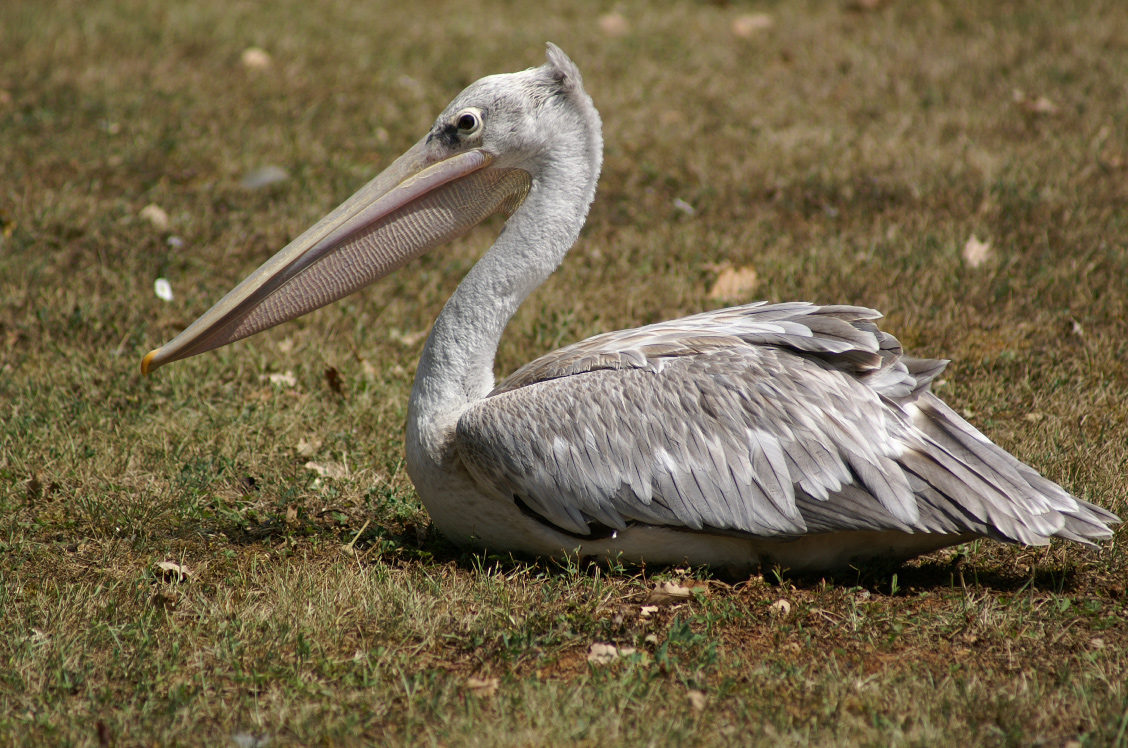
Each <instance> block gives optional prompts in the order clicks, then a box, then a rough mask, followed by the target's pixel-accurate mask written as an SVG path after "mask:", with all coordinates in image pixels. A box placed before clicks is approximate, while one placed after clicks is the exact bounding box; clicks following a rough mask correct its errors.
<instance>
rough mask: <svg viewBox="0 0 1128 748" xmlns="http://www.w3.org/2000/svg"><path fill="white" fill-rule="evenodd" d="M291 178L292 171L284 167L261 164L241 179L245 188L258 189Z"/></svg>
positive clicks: (240, 182)
mask: <svg viewBox="0 0 1128 748" xmlns="http://www.w3.org/2000/svg"><path fill="white" fill-rule="evenodd" d="M289 178H290V172H288V171H286V170H285V169H283V168H282V167H281V166H274V165H268V166H260V167H259V168H257V169H251V170H250V171H248V172H247V173H246V174H244V175H243V178H242V179H240V180H239V184H240V186H242V188H243V189H245V190H257V189H261V188H263V187H269V186H270V185H272V184H277V183H279V182H285V181H286V180H287V179H289Z"/></svg>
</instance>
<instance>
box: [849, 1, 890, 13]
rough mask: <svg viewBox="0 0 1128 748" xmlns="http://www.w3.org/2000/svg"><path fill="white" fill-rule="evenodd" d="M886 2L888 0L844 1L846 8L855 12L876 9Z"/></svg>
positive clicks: (866, 11)
mask: <svg viewBox="0 0 1128 748" xmlns="http://www.w3.org/2000/svg"><path fill="white" fill-rule="evenodd" d="M887 2H889V0H850V2H848V3H846V10H852V11H854V12H855V13H868V12H870V11H874V10H877V9H878V8H880V7H881V6H882V5H885V4H886V3H887Z"/></svg>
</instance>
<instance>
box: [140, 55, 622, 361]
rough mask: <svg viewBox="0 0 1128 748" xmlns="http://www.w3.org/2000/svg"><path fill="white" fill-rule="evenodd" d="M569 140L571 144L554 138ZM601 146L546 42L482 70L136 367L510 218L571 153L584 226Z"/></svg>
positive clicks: (314, 303) (288, 314)
mask: <svg viewBox="0 0 1128 748" xmlns="http://www.w3.org/2000/svg"><path fill="white" fill-rule="evenodd" d="M569 138H571V139H572V140H574V141H575V142H569V143H561V139H565V140H566V139H569ZM602 146H603V144H602V140H601V138H600V126H599V115H598V114H597V113H596V110H595V107H594V106H593V104H592V102H591V99H590V97H588V95H587V93H586V92H585V91H584V89H583V82H582V79H581V77H580V72H579V70H578V69H577V67H576V66H575V64H574V63H573V62H572V61H571V60H570V59H569V58H568V57H567V55H565V54H564V53H563V52H562V51H561V50H560V49H559V48H558V47H556V46H555V45H552V44H549V45H548V61H547V62H546V63H545V64H544V65H542V66H541V67H538V68H531V69H529V70H525V71H522V72H519V73H511V74H507V75H493V76H489V77H487V78H482V79H481V80H479V81H477V82H475V83H473V84H471V85H470V86H469V87H468V88H466V90H464V91H463V92H462V93H460V94H459V95H458V96H457V97H456V98H455V99H454V101H452V102H451V103H450V105H449V106H447V108H446V109H445V110H444V111H443V112H442V114H440V115H439V116H438V118H437V119H436V120H435V124H434V125H433V126H432V127H431V130H430V131H429V132H428V133H427V135H426V136H425V137H423V139H421V140H420V141H419V142H418V143H416V144H415V145H414V146H412V148H411V149H410V150H408V151H407V152H406V153H404V154H403V155H402V156H400V157H399V158H398V159H396V160H395V161H394V162H393V163H392V164H391V165H390V166H389V167H388V168H387V169H385V170H384V171H383V172H382V173H381V174H380V175H379V176H377V177H376V178H375V179H373V180H372V181H371V182H369V183H368V184H367V185H365V186H364V187H363V188H361V189H360V191H358V192H357V193H356V194H355V195H353V196H352V197H350V198H349V199H348V200H346V201H345V202H344V203H343V204H342V205H340V206H339V207H338V208H337V209H336V210H334V211H333V212H332V213H330V214H329V215H327V216H325V217H324V218H323V219H321V220H320V221H318V222H317V224H315V225H314V226H313V227H312V228H310V229H308V230H307V231H306V232H305V233H303V234H302V235H301V236H299V237H298V238H297V239H295V240H294V241H292V242H291V243H290V244H289V245H287V246H286V247H284V248H283V249H282V250H281V251H279V252H278V253H277V254H276V255H274V257H272V258H271V259H270V260H268V261H267V262H266V263H265V264H264V265H263V266H262V267H260V268H259V269H258V270H256V271H255V272H253V273H252V274H251V275H250V276H249V277H247V278H246V279H245V280H244V281H243V282H242V283H240V284H239V285H238V286H237V287H235V288H234V289H233V290H232V291H231V292H230V293H228V294H227V295H226V296H224V297H223V298H222V299H221V300H220V301H219V302H218V303H217V304H216V305H215V306H213V307H212V308H211V309H209V310H208V311H207V312H206V313H204V315H203V316H201V317H200V318H199V319H198V320H196V321H195V322H194V323H192V324H191V325H190V326H189V327H188V328H187V329H186V330H184V332H182V333H181V334H180V335H178V336H177V337H176V338H175V339H173V340H172V341H171V342H169V343H166V344H165V345H163V346H161V347H160V348H158V349H156V350H154V351H151V352H150V353H149V354H148V355H146V356H145V358H144V360H143V361H142V363H141V371H142V373H144V374H148V373H149V372H151V371H153V370H155V369H157V368H159V367H161V366H163V365H164V364H167V363H169V362H171V361H177V360H179V359H182V358H187V357H189V356H195V355H196V354H199V353H204V352H206V351H210V350H213V349H215V348H219V347H220V346H223V345H227V344H228V343H232V342H234V341H236V340H240V339H242V338H245V337H248V336H250V335H253V334H255V333H257V332H261V331H262V330H266V329H268V328H271V327H274V326H275V325H279V324H281V323H283V322H286V321H288V320H291V319H294V318H295V317H299V316H301V315H303V314H306V313H308V312H311V311H313V310H314V309H318V308H320V307H322V306H325V305H327V304H330V303H332V302H334V301H337V300H338V299H341V298H344V297H345V296H347V295H349V294H351V293H353V292H354V291H357V290H359V289H360V288H363V287H364V286H366V285H368V284H370V283H372V282H374V281H376V280H378V279H380V278H382V277H384V276H386V275H388V274H390V273H391V272H393V271H394V270H396V269H398V268H400V267H402V266H403V265H404V264H406V263H407V262H408V261H409V260H411V259H412V258H414V257H417V256H419V255H421V254H423V253H425V252H427V251H428V250H430V249H432V248H434V247H436V246H438V245H440V244H444V243H446V242H448V241H450V240H452V239H454V238H456V237H458V236H461V235H462V234H464V233H466V232H467V231H469V230H470V229H471V228H473V227H474V226H476V225H477V224H478V223H480V222H481V221H482V220H484V219H485V218H487V217H489V216H490V215H493V214H495V213H502V214H505V215H506V216H511V215H513V213H514V212H515V211H517V210H518V209H519V208H520V207H521V205H522V203H524V202H525V199H526V197H527V196H528V195H529V194H530V191H533V192H535V191H536V190H537V186H538V184H539V183H540V182H541V181H542V180H543V179H544V178H545V177H546V175H547V174H548V173H549V172H551V171H553V170H558V169H569V168H571V169H572V170H573V171H574V170H575V167H576V166H577V165H576V164H570V163H567V162H568V161H569V160H572V161H576V160H578V161H580V162H581V163H580V164H579V165H578V166H579V167H580V168H583V169H584V170H585V173H592V176H591V178H590V179H588V180H586V183H584V184H582V185H581V187H580V190H581V191H582V192H586V194H573V195H565V196H562V198H563V199H561V200H560V204H561V210H564V211H567V210H572V211H573V212H575V208H574V207H573V206H575V205H576V204H582V208H581V210H582V215H581V216H580V221H579V223H581V224H582V218H583V215H586V212H587V207H588V206H589V205H590V204H591V201H592V198H593V197H594V194H595V180H596V178H597V177H598V173H599V165H600V161H601V159H602V152H603V147H602ZM562 162H563V163H562ZM584 162H586V163H584ZM570 223H571V224H574V223H576V222H575V221H571V222H570ZM576 231H577V232H578V228H577V229H576ZM574 239H575V236H574V235H573V236H572V237H571V240H572V241H574ZM568 245H569V246H570V245H571V241H569V242H568ZM565 251H566V248H565ZM561 257H562V255H561ZM555 263H556V264H558V263H559V259H557V260H556V261H555ZM553 267H555V264H554V265H553Z"/></svg>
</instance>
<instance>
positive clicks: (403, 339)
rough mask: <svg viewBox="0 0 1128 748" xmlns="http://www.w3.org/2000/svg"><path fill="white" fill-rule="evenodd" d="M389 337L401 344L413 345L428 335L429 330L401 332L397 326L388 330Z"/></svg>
mask: <svg viewBox="0 0 1128 748" xmlns="http://www.w3.org/2000/svg"><path fill="white" fill-rule="evenodd" d="M388 337H389V338H391V339H392V340H394V341H396V342H397V343H399V344H400V345H406V346H413V345H415V344H416V343H418V342H419V341H420V340H422V339H423V338H425V337H427V330H417V331H415V332H400V331H399V330H397V329H396V328H394V327H393V328H392V329H390V330H388Z"/></svg>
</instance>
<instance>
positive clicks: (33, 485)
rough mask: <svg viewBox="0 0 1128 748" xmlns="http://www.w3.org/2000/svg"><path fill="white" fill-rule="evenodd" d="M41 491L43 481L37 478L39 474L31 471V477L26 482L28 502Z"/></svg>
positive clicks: (34, 498)
mask: <svg viewBox="0 0 1128 748" xmlns="http://www.w3.org/2000/svg"><path fill="white" fill-rule="evenodd" d="M42 492H43V483H42V482H41V481H40V480H39V476H38V475H36V474H35V473H32V475H31V478H30V479H29V480H28V482H27V500H28V503H31V502H33V501H36V500H37V499H39V496H40V494H41V493H42Z"/></svg>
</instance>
